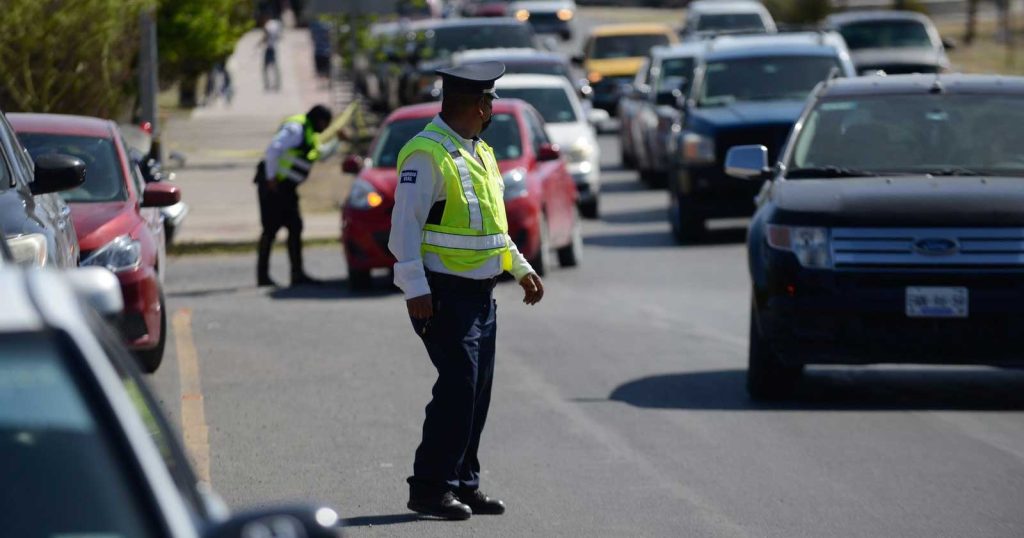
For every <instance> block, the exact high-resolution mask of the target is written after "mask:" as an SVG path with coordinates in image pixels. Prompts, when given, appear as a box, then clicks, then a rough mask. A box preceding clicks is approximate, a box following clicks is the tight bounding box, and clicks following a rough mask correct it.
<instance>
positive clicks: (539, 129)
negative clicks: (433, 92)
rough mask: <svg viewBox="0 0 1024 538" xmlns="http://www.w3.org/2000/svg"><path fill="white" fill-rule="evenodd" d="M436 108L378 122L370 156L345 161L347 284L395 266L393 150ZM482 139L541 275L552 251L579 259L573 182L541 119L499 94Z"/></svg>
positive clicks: (412, 109)
mask: <svg viewBox="0 0 1024 538" xmlns="http://www.w3.org/2000/svg"><path fill="white" fill-rule="evenodd" d="M440 111H441V105H440V103H425V104H422V105H413V106H407V107H403V108H400V109H398V110H396V111H394V112H392V113H391V115H390V116H388V117H387V119H385V120H384V122H383V124H382V125H381V128H380V132H379V133H378V134H377V137H376V138H375V139H374V141H373V144H372V145H371V146H370V156H369V157H365V158H364V157H360V156H353V155H350V156H349V157H347V158H346V159H345V161H344V163H343V165H342V166H343V169H344V171H345V172H348V173H358V174H359V175H358V176H357V177H356V179H355V180H354V181H353V183H352V190H351V192H350V193H349V196H348V198H347V199H346V200H345V202H344V204H343V205H342V211H341V238H342V245H343V247H344V252H345V260H346V261H347V262H348V275H349V284H350V285H351V286H352V287H353V288H356V289H359V288H365V287H366V286H368V285H369V284H370V270H371V269H375V268H379V267H386V268H390V267H391V266H392V265H394V263H395V258H394V257H393V256H392V255H391V252H390V251H389V250H388V236H389V235H390V232H391V210H392V208H393V207H394V204H395V200H394V196H395V186H396V184H397V182H398V171H397V170H396V168H395V167H396V166H398V162H397V161H398V152H399V151H400V150H401V149H402V146H404V145H405V143H406V142H408V141H409V139H411V138H412V137H414V136H416V134H417V133H419V132H420V131H422V130H423V128H424V127H425V126H426V125H427V123H429V122H430V120H431V119H432V118H433V117H434V116H435V115H437V114H438V112H440ZM493 111H494V121H492V122H491V125H490V127H489V128H488V129H487V132H486V133H485V134H484V139H485V140H486V141H487V143H488V144H489V145H490V146H491V147H492V148H494V155H495V157H497V159H498V167H499V168H500V169H501V173H502V175H503V176H504V180H505V213H506V214H507V216H508V225H509V235H510V236H511V237H512V240H513V241H514V242H515V244H516V246H517V247H519V250H520V251H521V252H522V253H523V255H524V256H526V258H527V259H528V260H529V261H530V263H531V264H532V265H533V268H534V270H536V271H537V273H539V274H544V272H545V270H546V269H547V267H548V264H549V263H550V258H551V254H552V253H553V252H554V253H556V254H557V255H558V262H559V264H560V265H562V266H563V267H568V266H574V265H576V264H578V263H579V261H580V257H581V250H582V240H581V236H580V223H579V215H578V214H577V211H576V198H577V196H578V194H577V192H576V184H575V183H574V182H573V180H572V176H570V175H569V172H568V170H567V169H566V167H565V162H564V161H563V160H562V159H561V156H560V155H559V153H558V148H557V146H554V145H553V144H551V142H550V141H549V140H548V138H547V135H546V134H545V131H544V120H543V119H541V117H540V114H538V113H537V111H536V110H534V108H533V107H531V106H530V105H528V104H527V103H525V102H523V101H520V100H518V99H498V100H496V101H494V105H493Z"/></svg>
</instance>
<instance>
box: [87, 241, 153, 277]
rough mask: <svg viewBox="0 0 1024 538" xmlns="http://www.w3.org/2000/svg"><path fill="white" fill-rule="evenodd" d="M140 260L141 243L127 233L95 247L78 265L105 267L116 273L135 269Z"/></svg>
mask: <svg viewBox="0 0 1024 538" xmlns="http://www.w3.org/2000/svg"><path fill="white" fill-rule="evenodd" d="M141 262H142V243H139V242H138V241H136V240H134V239H132V238H131V236H129V235H121V236H118V237H116V238H115V239H114V240H113V241H111V242H109V243H107V244H106V245H103V246H102V247H100V248H98V249H96V251H94V252H93V253H92V254H90V255H89V257H88V258H86V259H84V260H82V263H81V264H80V265H82V266H88V265H94V266H96V267H106V268H107V269H110V270H111V271H113V272H115V273H117V272H120V271H128V270H131V269H135V268H137V267H138V266H139V264H140V263H141Z"/></svg>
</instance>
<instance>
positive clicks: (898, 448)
mask: <svg viewBox="0 0 1024 538" xmlns="http://www.w3.org/2000/svg"><path fill="white" fill-rule="evenodd" d="M580 22H581V25H582V26H585V27H586V26H589V25H592V24H594V21H593V20H587V21H580ZM672 22H673V23H674V22H677V21H672ZM601 144H602V150H603V151H602V155H603V164H604V165H605V166H606V168H607V169H606V171H605V173H604V182H605V187H604V188H605V193H604V195H603V200H602V205H603V207H602V209H603V216H602V218H601V220H600V221H588V222H586V224H585V227H584V234H585V245H586V246H585V254H584V260H583V265H582V266H581V267H580V268H577V269H571V270H555V271H554V272H553V273H552V274H551V275H550V276H549V277H547V278H546V279H545V282H546V288H547V295H546V296H545V299H544V301H543V302H542V303H541V304H540V305H538V306H535V307H527V306H525V305H523V304H522V303H521V302H520V299H521V292H520V290H519V289H518V287H517V286H515V285H514V284H513V283H511V282H507V283H504V284H502V285H500V286H499V287H498V289H497V291H496V295H497V299H498V303H499V305H500V307H499V326H500V330H499V337H498V359H497V374H496V385H495V393H494V399H493V403H492V407H491V414H490V417H489V419H488V425H487V428H486V430H485V433H484V439H483V445H482V449H481V454H482V455H481V459H482V461H483V465H484V477H483V487H484V489H485V491H487V492H489V493H492V494H494V495H497V496H500V497H502V498H504V499H505V500H506V501H507V503H508V506H509V510H508V513H507V514H505V515H504V516H498V517H494V516H492V517H487V516H479V517H475V518H473V519H471V520H470V521H467V522H441V521H430V520H419V519H418V518H417V517H415V516H414V515H412V514H411V513H409V512H408V511H407V510H406V508H405V502H406V500H407V487H406V484H405V481H404V480H405V477H406V476H407V475H408V474H409V472H410V471H411V466H412V456H413V450H414V449H415V447H416V444H417V443H418V441H419V435H420V427H421V424H422V418H423V407H424V406H425V405H426V403H427V401H428V399H429V395H430V388H431V385H432V383H433V380H434V377H435V373H434V371H433V368H432V367H431V366H430V363H429V360H428V359H427V357H426V353H425V351H424V350H423V348H422V345H421V344H420V342H419V340H418V339H417V337H416V336H415V335H414V334H413V331H412V328H411V326H410V324H409V322H408V319H407V317H406V315H405V309H404V304H403V301H402V299H401V296H400V294H398V293H397V292H395V291H392V290H391V289H389V287H388V283H387V282H386V278H384V277H381V278H379V279H378V282H377V284H378V286H377V288H378V289H377V291H375V292H372V293H367V294H362V295H353V294H351V293H349V292H348V291H347V288H346V286H345V282H344V278H345V274H344V262H343V259H342V257H341V255H340V253H339V252H338V251H337V250H336V249H329V248H322V249H317V250H312V251H310V252H308V253H307V257H308V258H309V261H308V264H309V266H310V267H309V269H310V272H311V273H313V274H314V275H317V276H320V277H323V278H327V279H330V284H329V285H328V286H325V287H320V288H301V289H280V290H275V291H268V290H261V289H256V288H255V287H254V286H253V282H254V264H255V259H254V256H253V255H245V256H227V255H225V256H204V257H198V256H196V257H184V258H176V259H173V260H172V261H171V263H170V266H169V267H168V270H167V282H166V289H167V300H168V307H169V309H170V311H171V313H172V314H173V315H174V335H173V336H174V338H173V340H172V342H171V343H170V345H169V347H168V352H167V359H166V362H165V364H164V365H163V366H162V368H161V370H160V371H159V372H157V374H156V375H154V376H153V378H152V381H153V384H154V386H155V387H156V389H157V391H158V393H159V395H160V396H161V399H162V401H163V403H164V405H165V407H166V409H167V410H168V412H169V413H171V414H172V416H173V420H174V423H175V424H178V425H179V426H180V427H182V429H183V433H184V437H185V439H186V442H187V444H188V446H189V449H190V450H191V451H192V453H193V454H195V458H196V461H197V463H198V464H199V465H200V466H203V462H204V461H206V459H207V458H208V461H209V478H210V479H211V481H212V484H213V487H214V488H215V489H216V490H217V491H218V492H220V493H221V494H222V495H223V496H224V498H225V499H226V500H227V502H228V503H229V504H230V505H231V506H232V507H233V508H241V507H247V506H252V505H266V504H268V503H270V502H272V501H276V500H295V499H315V500H319V501H322V502H324V503H327V504H330V505H332V506H335V507H337V508H338V509H339V510H340V512H341V513H342V515H343V517H344V518H346V522H347V524H348V526H349V529H348V535H349V536H580V537H583V536H586V537H595V536H609V537H624V536H630V537H632V536H785V537H792V536H809V537H819V536H843V537H847V536H865V537H879V536H922V537H934V536H958V537H959V536H1022V535H1024V514H1022V512H1021V507H1024V413H1022V410H1024V373H1022V372H1020V371H1013V370H994V369H985V368H931V367H872V368H829V369H813V368H812V369H811V370H810V373H809V375H808V378H807V380H806V382H805V383H804V384H803V386H802V388H801V391H800V395H799V398H798V399H796V400H795V401H793V402H790V403H786V404H780V405H772V406H765V405H758V404H755V403H753V402H751V401H750V400H749V399H748V398H747V396H746V394H745V392H744V389H743V383H744V374H745V372H744V368H745V364H746V345H747V329H748V313H749V310H748V309H749V293H750V291H749V283H748V278H747V274H746V268H745V252H744V246H743V244H742V242H743V239H744V234H745V231H744V229H743V228H742V222H740V223H738V224H739V226H738V227H731V228H730V227H724V228H723V227H718V228H717V229H715V230H714V231H713V232H712V234H711V236H710V239H709V241H707V242H706V243H704V244H701V245H697V246H691V247H679V246H676V245H675V244H674V243H673V241H672V239H671V235H670V232H669V227H668V224H667V222H666V220H665V209H666V205H667V195H666V194H665V192H664V191H652V190H647V189H645V188H643V187H642V186H641V185H640V184H639V182H638V181H637V179H636V175H635V174H634V173H632V172H627V171H623V170H621V169H619V167H618V155H619V152H618V147H617V142H616V139H615V137H614V135H606V136H603V137H602V140H601ZM733 224H736V223H733ZM284 258H285V254H284V252H283V251H281V252H278V253H277V254H275V259H274V264H275V265H274V273H275V275H276V276H277V277H278V278H280V279H282V280H285V279H286V276H287V273H286V271H287V269H286V266H285V265H284V263H285V260H284ZM197 392H198V394H197ZM183 402H184V405H183ZM196 402H201V404H200V405H198V406H197V404H196ZM197 407H198V412H197ZM183 408H185V409H187V412H185V413H182V409H183ZM207 433H208V435H207Z"/></svg>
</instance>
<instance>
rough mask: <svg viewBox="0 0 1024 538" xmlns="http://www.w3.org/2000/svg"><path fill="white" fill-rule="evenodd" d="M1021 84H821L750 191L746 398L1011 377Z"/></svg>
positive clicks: (1022, 152) (757, 168)
mask: <svg viewBox="0 0 1024 538" xmlns="http://www.w3.org/2000/svg"><path fill="white" fill-rule="evenodd" d="M1022 139H1024V78H1007V77H989V76H968V75H948V76H938V77H936V76H935V75H901V76H891V77H861V78H854V79H837V80H832V81H829V82H828V83H827V84H825V85H823V87H822V88H821V89H820V90H819V91H817V92H816V94H815V96H814V98H813V100H812V103H811V106H810V107H809V108H808V110H807V112H805V113H804V115H803V116H802V117H801V119H800V122H799V123H798V124H797V127H796V129H795V130H794V132H793V135H792V137H791V138H790V141H789V143H788V150H787V151H786V154H785V155H784V156H783V157H782V158H781V160H780V163H779V164H778V165H776V166H775V168H774V169H769V168H768V165H769V163H770V162H772V161H770V160H769V159H768V152H767V150H766V149H765V148H764V147H763V146H743V147H736V148H733V149H732V150H730V152H729V156H728V158H727V161H726V168H727V169H728V170H729V173H730V174H732V175H733V176H736V177H740V178H744V179H747V180H755V181H757V182H758V183H759V182H760V179H762V178H764V177H769V178H770V183H769V184H768V185H767V186H766V188H765V190H764V191H763V193H762V195H761V196H760V197H759V199H758V206H759V207H758V210H757V213H756V214H755V215H754V219H753V222H752V223H751V226H750V232H749V235H748V254H749V263H750V274H751V279H752V280H753V300H752V302H751V313H750V355H749V370H748V372H747V385H748V389H749V391H750V393H751V395H753V396H755V397H765V398H770V397H778V396H786V395H788V394H791V391H792V390H793V389H794V386H795V383H796V382H797V381H798V380H799V378H800V374H801V372H802V370H803V367H804V365H805V364H871V363H883V362H896V363H925V364H984V365H1020V364H1024V346H1022V345H1021V340H1020V335H1021V334H1022V333H1024V287H1022V285H1021V282H1024V146H1022V145H1021V144H1020V141H1021V140H1022Z"/></svg>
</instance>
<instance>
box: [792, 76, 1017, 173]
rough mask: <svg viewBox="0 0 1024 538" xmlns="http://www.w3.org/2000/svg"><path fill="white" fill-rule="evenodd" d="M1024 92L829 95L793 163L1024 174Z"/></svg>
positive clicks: (809, 122)
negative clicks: (831, 98)
mask: <svg viewBox="0 0 1024 538" xmlns="http://www.w3.org/2000/svg"><path fill="white" fill-rule="evenodd" d="M1022 139H1024V97H1020V96H1003V95H984V94H978V95H947V94H938V95H930V94H929V95H923V94H922V95H886V96H864V97H856V98H843V99H834V100H824V101H822V102H820V103H819V104H818V105H817V106H815V108H814V109H813V110H812V111H811V113H810V114H809V115H808V117H807V120H806V121H805V123H804V128H803V129H802V130H801V132H800V134H799V137H798V139H797V140H796V144H795V146H794V151H793V157H792V159H791V163H789V165H788V166H789V168H790V169H791V172H792V171H795V170H797V169H800V168H826V167H836V168H852V169H857V170H867V171H871V172H878V173H884V172H907V173H943V172H947V173H950V174H971V173H977V174H980V175H1001V176H1024V145H1021V144H1020V143H1019V141H1020V140H1022Z"/></svg>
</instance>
